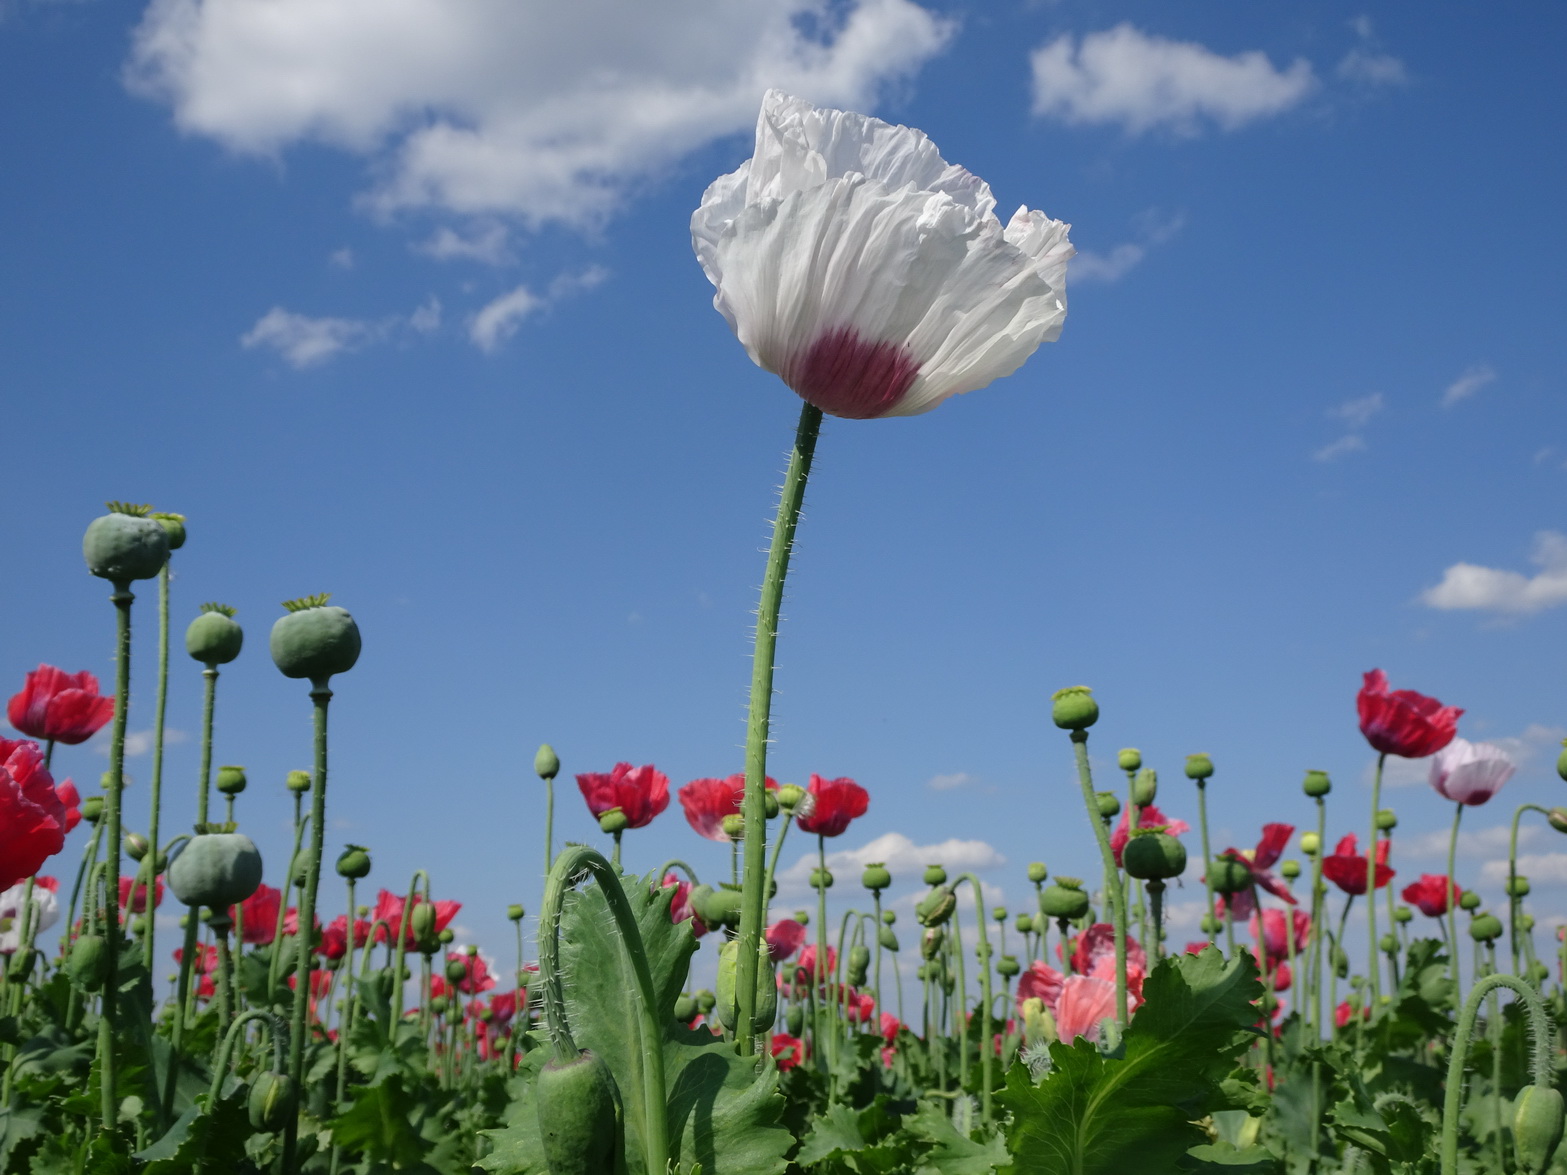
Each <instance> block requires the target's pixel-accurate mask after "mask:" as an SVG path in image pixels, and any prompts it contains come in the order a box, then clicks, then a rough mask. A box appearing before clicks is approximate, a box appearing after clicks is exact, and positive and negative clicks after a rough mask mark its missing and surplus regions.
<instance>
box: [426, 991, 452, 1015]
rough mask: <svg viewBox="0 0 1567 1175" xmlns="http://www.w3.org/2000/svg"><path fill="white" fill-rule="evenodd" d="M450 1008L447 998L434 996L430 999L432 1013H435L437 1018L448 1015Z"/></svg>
mask: <svg viewBox="0 0 1567 1175" xmlns="http://www.w3.org/2000/svg"><path fill="white" fill-rule="evenodd" d="M448 1006H449V1005H448V1002H447V999H446V997H445V996H443V995H433V996H431V997H430V1011H432V1012H434V1013H435V1014H436V1015H437V1016H444V1015H446V1009H447V1007H448Z"/></svg>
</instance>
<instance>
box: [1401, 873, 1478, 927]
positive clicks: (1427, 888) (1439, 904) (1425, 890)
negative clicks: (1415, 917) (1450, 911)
mask: <svg viewBox="0 0 1567 1175" xmlns="http://www.w3.org/2000/svg"><path fill="white" fill-rule="evenodd" d="M1447 887H1448V882H1447V877H1446V875H1445V874H1440V873H1422V874H1421V875H1420V880H1419V881H1416V882H1413V883H1411V884H1409V885H1406V886H1405V887H1404V900H1405V901H1406V902H1408V903H1409V904H1410V905H1411V906H1414V907H1416V908H1417V909H1419V911H1420V912H1421V913H1422V914H1424V915H1426V916H1427V917H1428V918H1441V917H1444V916H1446V914H1447V908H1448V907H1447ZM1463 896H1464V891H1463V887H1461V886H1457V885H1455V886H1453V897H1454V900H1455V901H1456V900H1457V899H1458V898H1461V897H1463Z"/></svg>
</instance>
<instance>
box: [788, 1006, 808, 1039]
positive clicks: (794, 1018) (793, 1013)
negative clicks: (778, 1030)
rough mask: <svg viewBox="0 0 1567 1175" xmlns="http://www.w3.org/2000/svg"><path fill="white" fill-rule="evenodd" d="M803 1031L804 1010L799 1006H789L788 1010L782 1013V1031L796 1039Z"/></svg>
mask: <svg viewBox="0 0 1567 1175" xmlns="http://www.w3.org/2000/svg"><path fill="white" fill-rule="evenodd" d="M804 1030H805V1009H804V1008H802V1007H801V1006H800V1005H799V1004H790V1005H789V1010H788V1011H787V1012H785V1013H784V1031H785V1032H787V1033H788V1034H789V1035H790V1036H795V1037H798V1036H799V1035H800V1033H801V1032H803V1031H804Z"/></svg>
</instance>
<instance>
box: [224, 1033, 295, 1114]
mask: <svg viewBox="0 0 1567 1175" xmlns="http://www.w3.org/2000/svg"><path fill="white" fill-rule="evenodd" d="M252 1020H260V1021H261V1022H262V1023H263V1024H264V1025H265V1026H266V1028H267V1032H268V1035H269V1036H270V1037H271V1038H272V1067H273V1071H274V1072H277V1073H281V1072H282V1071H283V1053H284V1048H285V1044H286V1042H287V1040H288V1024H287V1023H286V1022H285V1021H284V1019H283V1017H281V1016H279V1015H278V1014H277V1013H276V1012H268V1011H265V1010H264V1009H262V1008H252V1009H250V1011H248V1012H241V1013H240V1014H239V1015H238V1016H236V1017H235V1019H234V1023H232V1024H230V1025H229V1029H228V1031H227V1032H225V1033H224V1034H223V1041H222V1043H221V1044H219V1045H218V1056H217V1061H216V1063H215V1064H214V1065H213V1066H212V1086H211V1088H210V1089H208V1091H207V1112H208V1113H209V1114H210V1113H211V1112H212V1109H213V1107H214V1106H215V1105H216V1104H217V1100H218V1098H219V1097H221V1096H222V1094H223V1079H224V1078H225V1077H227V1076H228V1071H229V1064H230V1062H231V1061H232V1060H233V1057H234V1046H235V1044H237V1043H238V1041H239V1038H240V1037H241V1036H242V1035H244V1032H245V1025H247V1024H249V1023H250V1022H251V1021H252Z"/></svg>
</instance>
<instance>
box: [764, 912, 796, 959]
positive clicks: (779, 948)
mask: <svg viewBox="0 0 1567 1175" xmlns="http://www.w3.org/2000/svg"><path fill="white" fill-rule="evenodd" d="M803 942H805V926H804V924H802V923H799V922H796V921H795V920H794V919H793V918H780V919H779V920H778V921H777V922H774V923H773V924H772V925H771V926H769V927H768V928H767V955H768V957H769V958H770V959H772V961H773V962H774V963H775V964H776V963H782V962H783V961H784V960H785V959H787V958H788V957H789V956H790V955H792V954H794V952H795V951H797V950H799V949H800V944H802V943H803Z"/></svg>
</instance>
